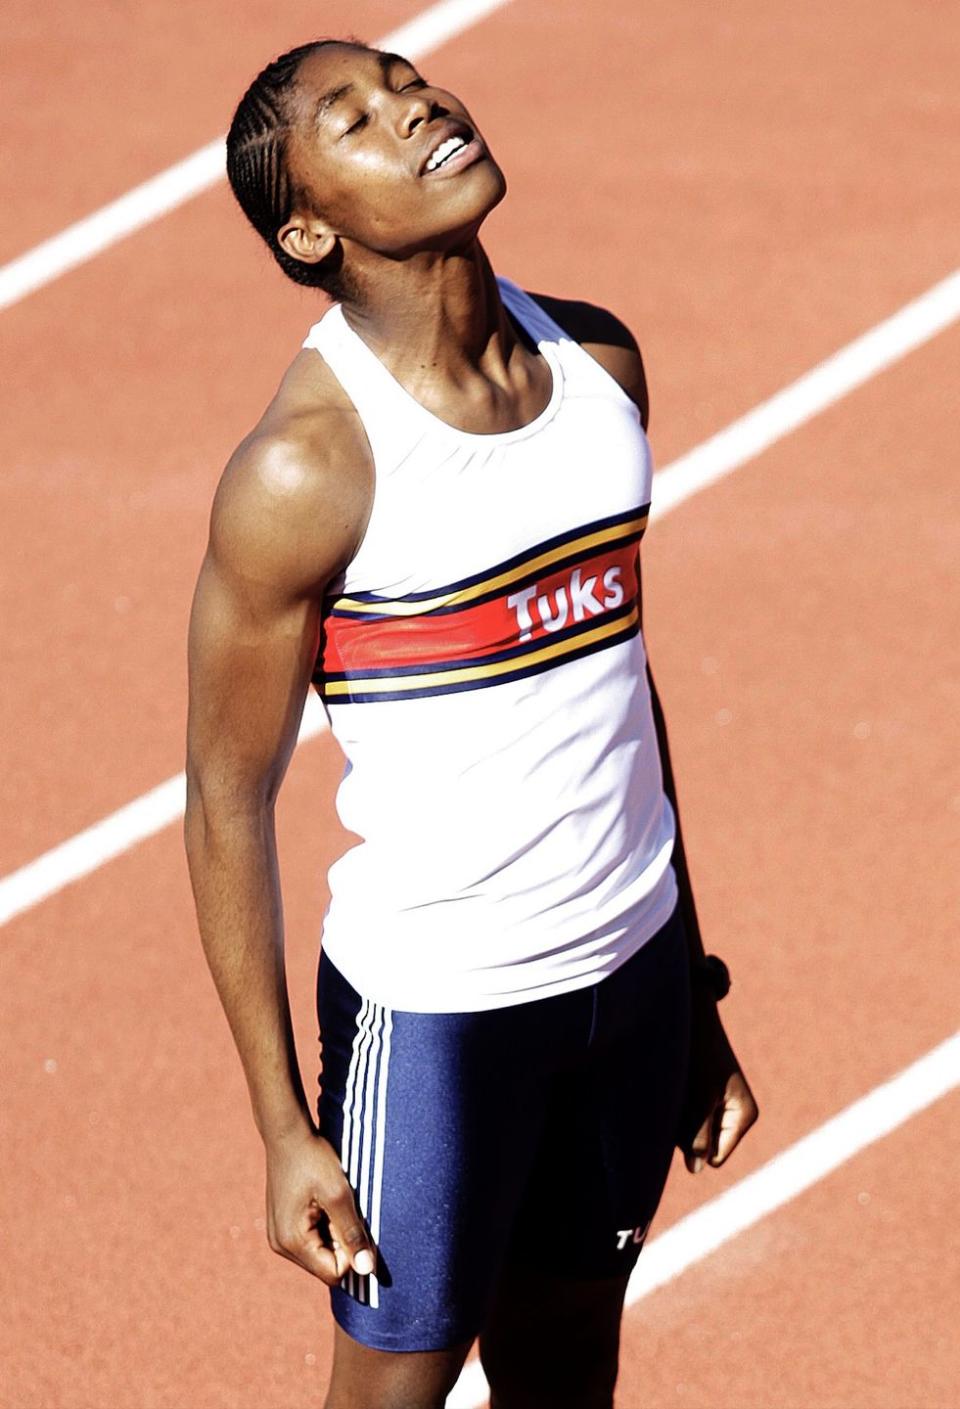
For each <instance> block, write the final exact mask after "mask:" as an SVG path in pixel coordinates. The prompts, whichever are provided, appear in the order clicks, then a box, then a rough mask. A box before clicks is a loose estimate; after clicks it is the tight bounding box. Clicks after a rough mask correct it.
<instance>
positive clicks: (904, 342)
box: [0, 12, 960, 925]
mask: <svg viewBox="0 0 960 1409" xmlns="http://www.w3.org/2000/svg"><path fill="white" fill-rule="evenodd" d="M428 13H429V12H428ZM958 316H960V271H958V272H957V273H955V274H952V275H951V276H950V277H949V278H948V279H944V280H943V281H942V282H941V283H939V284H936V285H934V287H933V288H932V289H930V290H928V292H927V293H925V294H922V295H921V296H920V298H917V299H914V300H913V301H912V302H911V303H908V304H907V305H906V306H905V307H904V308H901V309H900V311H899V312H898V313H895V314H894V315H893V316H892V317H891V318H887V319H885V320H884V321H883V322H882V323H878V324H877V326H876V327H875V328H873V329H871V331H870V332H868V333H864V334H863V336H862V337H859V338H855V339H854V341H853V342H851V343H848V344H847V346H846V347H843V348H841V349H840V351H839V352H836V353H834V354H833V356H832V357H828V358H827V360H826V361H825V362H821V363H820V364H819V365H818V366H816V367H814V368H813V369H812V371H810V372H807V373H806V375H805V376H802V377H801V378H800V379H799V380H798V381H795V382H793V383H792V384H791V385H790V386H788V387H786V388H785V389H784V390H783V391H780V392H777V393H776V395H775V396H772V397H771V398H770V399H769V401H764V402H762V403H761V404H760V405H759V406H757V407H756V408H755V409H754V410H753V411H749V412H748V413H747V414H746V415H745V416H741V417H740V419H739V420H736V421H734V422H732V423H731V424H730V425H729V426H727V427H726V429H724V430H722V431H719V432H718V433H717V434H716V435H714V436H711V437H710V439H709V440H706V441H704V442H703V443H702V444H701V445H698V446H696V447H695V448H694V449H693V450H691V451H689V452H688V453H687V454H686V455H682V456H680V458H679V459H677V460H674V461H673V463H672V464H670V465H667V466H666V467H665V468H664V469H663V470H661V471H660V472H659V474H658V475H657V476H656V478H655V480H654V504H653V516H654V517H655V518H661V517H662V516H663V515H664V514H667V513H669V512H670V510H671V509H675V508H676V507H677V506H678V505H679V504H682V503H683V502H684V500H685V499H689V498H690V497H691V495H693V494H697V493H699V491H700V490H701V489H705V488H707V486H708V485H710V484H713V483H714V482H715V481H716V480H718V479H721V478H722V477H723V476H724V475H728V474H730V473H731V472H732V471H733V470H736V469H738V468H739V467H740V466H741V465H745V464H747V462H748V461H750V460H752V459H755V458H756V456H757V455H759V454H760V453H761V451H763V450H765V449H767V448H768V447H769V446H771V445H773V444H774V442H775V441H777V440H780V439H782V437H783V436H785V435H788V434H789V433H790V432H791V431H792V430H795V429H796V428H797V426H799V425H802V424H803V422H804V421H807V420H810V419H811V417H813V416H815V415H816V414H817V412H818V411H822V410H823V409H824V408H825V407H827V406H829V405H831V404H832V403H833V402H835V401H838V400H840V398H841V397H843V396H846V395H847V394H848V393H849V392H851V391H853V390H854V388H855V387H858V386H860V385H861V383H862V382H864V381H867V380H868V379H869V377H871V376H873V375H875V374H876V373H877V372H879V371H881V370H882V369H883V368H884V367H888V366H889V365H890V364H891V363H892V362H895V361H896V360H897V358H900V357H904V356H905V355H906V354H907V353H908V352H910V351H912V350H913V349H914V348H917V347H919V346H920V344H921V343H923V342H926V341H928V339H930V338H932V337H933V336H934V335H935V334H936V333H938V332H941V331H942V330H943V329H944V328H946V327H948V326H949V325H950V324H951V323H953V322H954V321H955V320H956V319H957V317H958ZM325 727H326V717H325V715H324V712H323V707H322V706H321V705H320V702H319V700H318V699H317V697H316V695H315V694H314V693H313V691H311V692H310V694H309V696H308V699H307V707H306V710H305V713H304V723H303V728H302V729H301V733H300V738H301V740H302V739H304V738H310V737H312V736H313V734H315V733H317V732H319V730H320V729H322V728H325ZM183 797H184V780H183V774H182V773H180V774H178V775H177V776H176V777H175V778H170V779H169V780H168V781H167V782H166V783H161V784H160V786H159V787H157V788H154V789H152V791H150V792H149V793H145V794H144V795H143V796H142V797H140V798H137V799H136V801H135V802H132V803H129V804H128V805H127V806H126V807H122V808H120V810H119V811H118V812H114V813H113V814H112V815H111V816H109V817H105V818H104V819H103V821H101V822H97V823H95V824H94V825H93V826H92V827H88V828H87V829H86V830H85V831H83V832H79V833H78V834H77V835H76V836H75V837H72V838H71V839H70V840H69V841H66V842H63V843H62V844H61V845H60V846H56V847H54V848H53V849H52V850H51V851H47V852H45V853H44V854H43V855H42V856H39V857H38V858H37V859H36V860H35V861H31V862H28V864H27V865H26V866H22V867H21V868H20V869H19V870H18V871H12V872H11V873H10V875H8V876H5V877H3V878H2V879H0V925H4V924H6V923H7V921H8V920H12V919H13V918H14V916H15V915H20V914H22V913H23V911H24V910H29V909H30V908H31V906H33V905H38V904H39V903H40V902H41V901H42V900H45V899H46V898H47V896H50V895H54V894H55V893H56V892H57V891H58V890H61V889H62V888H63V887H64V886H65V885H69V884H70V882H71V881H76V880H80V879H81V877H83V876H88V875H90V873H91V872H92V871H95V870H96V869H97V868H98V867H99V866H102V865H104V864H105V863H106V862H107V861H111V860H112V859H113V858H114V857H115V856H119V855H121V854H122V853H123V852H124V851H129V850H130V848H131V847H133V846H136V845H137V843H138V842H141V841H144V840H145V839H146V838H147V837H150V836H153V835H154V833H155V832H159V831H162V830H163V828H164V827H167V826H169V825H171V824H172V823H173V822H175V821H176V820H177V818H178V817H180V816H181V815H182V812H183Z"/></svg>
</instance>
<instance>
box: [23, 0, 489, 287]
mask: <svg viewBox="0 0 960 1409" xmlns="http://www.w3.org/2000/svg"><path fill="white" fill-rule="evenodd" d="M507 2H508V0H439V3H437V4H435V5H431V6H430V7H429V8H428V9H426V10H424V11H423V13H422V14H419V15H415V16H414V18H413V19H412V20H409V21H408V22H407V23H406V24H402V25H401V26H400V27H399V29H395V30H392V31H391V32H390V34H385V35H384V36H383V37H382V38H381V39H376V40H374V45H375V47H376V48H378V49H392V50H395V51H396V52H397V53H399V54H403V55H404V56H405V57H407V58H410V59H420V58H423V57H424V56H425V55H426V54H429V53H430V52H431V51H432V50H434V49H438V48H439V47H440V45H441V44H445V43H446V42H447V40H448V39H454V38H455V37H456V36H457V35H458V34H462V33H463V31H464V30H465V29H469V28H470V26H471V25H475V24H477V23H478V22H479V21H480V20H482V19H485V18H486V16H487V15H489V14H492V13H493V11H494V10H499V9H500V8H501V7H502V6H503V5H505V4H507ZM238 96H239V94H238ZM225 141H226V139H225V137H218V138H217V139H216V140H215V141H213V142H208V143H207V145H206V146H205V147H201V148H200V149H199V150H198V151H196V152H194V153H193V154H192V155H191V156H188V157H184V158H183V160H182V161H178V162H175V163H174V164H173V166H169V167H167V169H166V171H161V172H160V173H159V175H157V176H153V177H151V178H150V180H149V181H144V182H143V183H142V184H141V185H139V186H134V187H133V189H132V190H130V191H127V192H126V194H125V195H123V196H120V197H119V198H118V199H117V200H115V201H111V202H110V203H109V204H108V205H105V206H101V207H100V209H99V210H96V211H94V212H93V214H92V215H87V216H85V217H84V218H83V219H82V220H78V221H76V222H75V223H74V224H73V225H68V226H67V228H66V229H65V230H61V231H60V233H59V235H52V236H51V237H50V239H48V240H44V241H43V242H42V243H41V244H39V245H35V246H34V248H33V249H32V250H28V251H27V252H26V254H22V255H20V256H19V257H18V258H17V259H13V260H11V261H10V263H9V264H5V265H4V266H3V267H2V268H0V309H3V308H9V307H10V305H11V304H14V303H19V301H20V300H21V299H23V298H26V297H27V295H28V294H32V293H35V292H36V290H37V289H42V288H43V287H44V285H45V284H50V283H52V282H53V280H54V279H58V278H59V277H60V275H61V274H66V273H68V271H69V270H71V269H76V267H77V266H78V265H80V264H85V263H86V261H87V260H88V259H93V258H94V256H95V255H98V254H102V253H103V251H104V250H107V249H109V248H110V246H111V245H115V244H116V243H117V242H118V241H119V240H122V239H124V238H125V237H126V236H127V235H132V234H134V232H135V231H137V230H142V229H143V227H144V226H145V225H149V224H150V223H151V222H152V221H154V220H159V218H160V217H161V216H162V215H166V214H168V212H169V211H171V210H175V209H176V208H177V206H179V205H183V204H184V202H185V201H189V200H191V199H192V197H194V196H199V195H200V194H201V193H202V192H203V191H207V190H209V189H210V187H211V186H215V185H216V184H217V182H218V181H220V180H222V179H223V177H224V175H225V172H224V162H225V160H226V152H225V146H224V144H225Z"/></svg>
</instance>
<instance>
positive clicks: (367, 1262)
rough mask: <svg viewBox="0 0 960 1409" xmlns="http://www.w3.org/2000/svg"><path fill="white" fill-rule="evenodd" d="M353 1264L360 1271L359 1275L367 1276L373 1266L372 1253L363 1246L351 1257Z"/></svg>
mask: <svg viewBox="0 0 960 1409" xmlns="http://www.w3.org/2000/svg"><path fill="white" fill-rule="evenodd" d="M353 1265H354V1268H355V1269H356V1271H357V1272H359V1273H360V1276H361V1277H369V1275H370V1273H371V1272H372V1271H373V1267H374V1263H373V1253H371V1252H369V1251H368V1250H367V1248H364V1249H363V1251H362V1252H358V1253H357V1255H356V1257H355V1258H354V1259H353Z"/></svg>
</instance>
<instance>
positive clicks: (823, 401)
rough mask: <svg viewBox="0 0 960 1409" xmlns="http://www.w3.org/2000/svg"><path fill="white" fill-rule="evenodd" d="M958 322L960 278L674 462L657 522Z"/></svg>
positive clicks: (661, 489) (664, 476)
mask: <svg viewBox="0 0 960 1409" xmlns="http://www.w3.org/2000/svg"><path fill="white" fill-rule="evenodd" d="M958 317H960V270H957V271H955V272H954V273H953V274H951V275H949V276H948V277H947V278H946V279H943V280H941V282H940V283H939V284H934V286H933V288H932V289H928V290H927V292H926V293H924V294H921V295H920V297H919V298H915V299H913V300H912V302H910V303H907V304H904V306H903V308H901V309H900V310H899V311H898V312H896V313H894V314H893V316H892V317H890V318H885V319H884V320H883V322H882V323H878V324H877V325H876V327H874V328H871V329H870V331H869V332H868V333H864V334H863V335H862V336H861V337H859V338H854V340H853V342H849V343H847V345H846V347H842V348H841V349H840V351H839V352H835V353H834V354H833V356H832V357H828V358H827V359H826V361H824V362H820V363H818V365H817V366H816V367H813V368H812V369H811V370H810V371H809V372H806V373H804V375H803V376H802V377H800V378H798V380H797V381H795V382H791V383H790V385H789V386H786V387H784V388H783V390H782V391H778V392H777V393H776V395H775V396H771V397H770V399H769V401H762V402H761V403H760V405H759V406H756V407H755V408H754V409H753V410H752V411H748V412H747V414H746V415H745V416H741V417H740V418H739V420H736V421H732V422H731V423H730V425H729V426H727V427H725V429H724V430H722V431H718V432H717V434H716V435H712V436H711V437H710V439H709V440H705V441H703V442H702V444H700V445H698V446H697V447H696V448H695V449H694V450H691V451H689V452H688V453H687V454H686V455H681V456H680V458H679V459H678V460H674V462H673V464H672V465H670V466H668V467H667V468H666V469H665V470H664V471H663V472H662V473H661V474H660V475H659V476H658V478H657V493H656V500H655V502H654V505H653V515H654V517H656V515H657V514H665V513H667V512H668V511H669V510H670V509H675V508H676V507H677V505H678V504H682V503H683V501H684V499H689V498H690V496H691V494H696V493H697V492H698V490H701V489H705V488H706V487H707V485H708V484H713V483H714V482H715V481H716V480H718V479H722V477H723V476H724V475H726V474H729V473H730V471H731V470H735V469H737V468H738V467H739V466H740V465H744V464H746V463H747V461H748V460H753V459H755V458H756V457H757V456H758V455H760V454H761V453H762V452H763V451H764V450H766V449H767V447H768V446H770V445H773V443H774V441H777V440H780V439H781V438H782V437H783V436H785V435H788V434H789V433H790V431H793V430H796V429H797V427H798V426H802V425H803V424H804V422H805V421H809V420H811V418H812V417H814V416H816V415H818V414H819V413H820V412H821V411H825V410H826V408H827V407H828V406H832V405H833V403H834V402H835V401H839V400H840V399H841V398H842V397H844V396H847V395H849V393H850V392H851V391H854V390H855V389H856V388H857V387H859V386H862V385H863V383H864V382H868V381H869V380H870V378H871V377H875V376H876V375H877V374H878V372H882V371H884V369H885V368H887V367H889V366H890V365H891V364H892V363H894V362H897V361H899V359H900V358H901V357H905V356H906V354H907V353H908V352H912V351H913V350H914V348H917V347H920V345H921V344H922V343H925V342H928V341H929V340H930V338H932V337H934V336H935V335H936V334H937V333H940V332H942V331H943V330H944V328H948V327H949V326H950V324H951V323H954V322H956V320H957V318H958Z"/></svg>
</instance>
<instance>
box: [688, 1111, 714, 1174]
mask: <svg viewBox="0 0 960 1409" xmlns="http://www.w3.org/2000/svg"><path fill="white" fill-rule="evenodd" d="M715 1109H716V1107H711V1109H710V1113H709V1115H708V1116H707V1118H706V1119H705V1120H704V1122H703V1124H702V1125H701V1126H700V1129H699V1130H698V1131H697V1133H696V1135H694V1137H693V1139H692V1140H691V1141H690V1146H689V1148H688V1149H686V1150H684V1152H683V1160H684V1163H685V1164H686V1166H687V1168H688V1169H689V1171H690V1173H691V1174H699V1173H700V1171H701V1169H702V1168H703V1166H704V1163H705V1161H706V1159H707V1156H708V1154H709V1153H710V1141H711V1136H712V1131H713V1120H714V1110H715Z"/></svg>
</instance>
